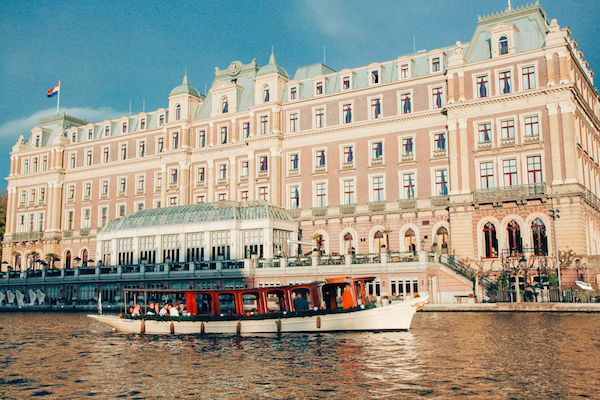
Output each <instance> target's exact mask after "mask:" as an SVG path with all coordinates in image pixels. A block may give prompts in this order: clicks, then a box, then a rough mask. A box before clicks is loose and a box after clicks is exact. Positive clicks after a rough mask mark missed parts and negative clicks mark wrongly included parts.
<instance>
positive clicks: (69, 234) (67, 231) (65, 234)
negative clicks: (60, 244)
mask: <svg viewBox="0 0 600 400" xmlns="http://www.w3.org/2000/svg"><path fill="white" fill-rule="evenodd" d="M62 235H63V237H66V238H67V237H72V236H73V230H71V229H69V230H66V231H62Z"/></svg>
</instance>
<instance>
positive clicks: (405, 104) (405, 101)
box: [400, 93, 411, 114]
mask: <svg viewBox="0 0 600 400" xmlns="http://www.w3.org/2000/svg"><path fill="white" fill-rule="evenodd" d="M400 108H401V110H402V114H408V113H410V111H411V104H410V93H402V94H401V95H400Z"/></svg>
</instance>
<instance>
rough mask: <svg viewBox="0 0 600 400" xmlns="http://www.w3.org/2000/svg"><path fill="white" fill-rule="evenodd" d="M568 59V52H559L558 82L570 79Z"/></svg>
mask: <svg viewBox="0 0 600 400" xmlns="http://www.w3.org/2000/svg"><path fill="white" fill-rule="evenodd" d="M570 64H571V62H570V60H569V54H568V53H567V52H566V51H565V54H559V68H560V83H561V84H563V83H569V82H570V81H571V70H570V66H571V65H570Z"/></svg>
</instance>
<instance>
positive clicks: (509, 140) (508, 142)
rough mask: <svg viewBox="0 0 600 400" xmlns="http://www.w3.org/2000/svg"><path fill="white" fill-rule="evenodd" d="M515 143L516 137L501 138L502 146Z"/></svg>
mask: <svg viewBox="0 0 600 400" xmlns="http://www.w3.org/2000/svg"><path fill="white" fill-rule="evenodd" d="M514 145H515V138H511V139H502V140H500V146H502V147H509V146H514Z"/></svg>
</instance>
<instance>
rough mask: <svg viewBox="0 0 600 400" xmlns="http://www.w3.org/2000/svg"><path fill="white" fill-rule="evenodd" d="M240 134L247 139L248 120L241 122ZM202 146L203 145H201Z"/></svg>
mask: <svg viewBox="0 0 600 400" xmlns="http://www.w3.org/2000/svg"><path fill="white" fill-rule="evenodd" d="M242 136H243V137H244V139H247V138H249V137H250V122H244V123H243V124H242ZM202 147H204V146H202Z"/></svg>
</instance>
